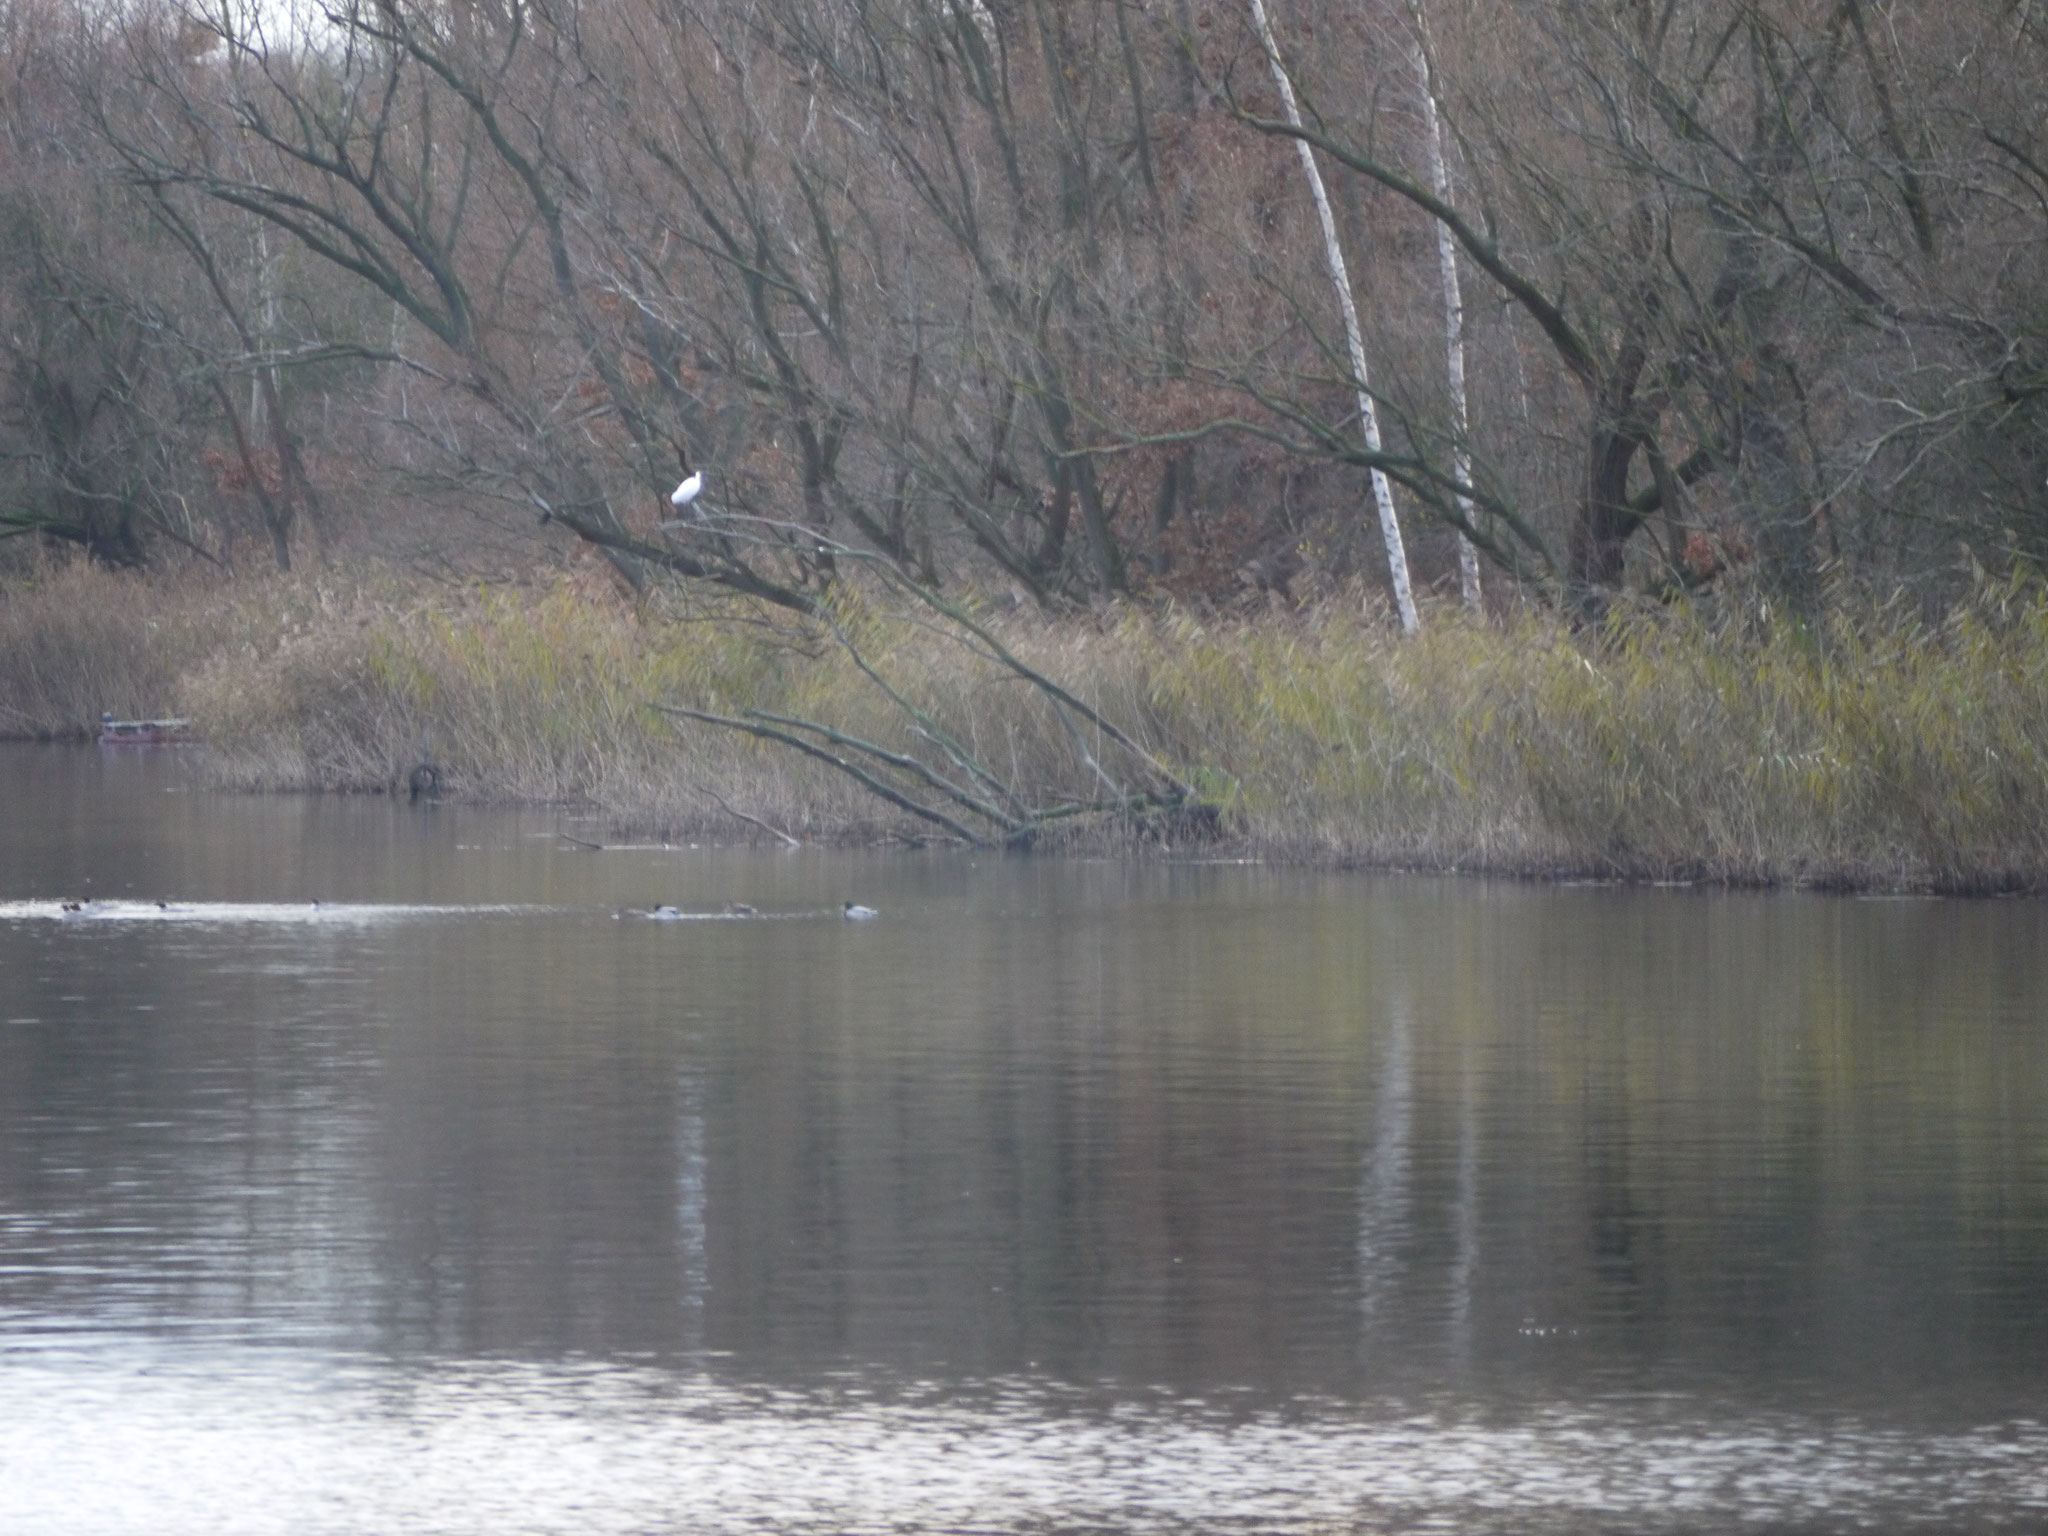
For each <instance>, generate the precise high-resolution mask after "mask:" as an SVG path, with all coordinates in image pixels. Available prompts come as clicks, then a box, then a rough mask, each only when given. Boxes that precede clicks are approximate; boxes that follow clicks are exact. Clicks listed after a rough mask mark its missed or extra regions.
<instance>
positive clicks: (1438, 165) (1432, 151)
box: [1295, 6, 1485, 613]
mask: <svg viewBox="0 0 2048 1536" xmlns="http://www.w3.org/2000/svg"><path fill="white" fill-rule="evenodd" d="M1415 26H1416V30H1417V31H1418V32H1420V31H1421V29H1422V11H1421V8H1420V7H1419V6H1418V7H1417V9H1416V12H1415ZM1415 72H1416V75H1417V76H1418V77H1419V79H1420V80H1421V82H1422V120H1423V126H1424V127H1425V128H1426V129H1428V133H1427V134H1426V135H1425V144H1426V147H1427V148H1428V150H1429V184H1430V188H1431V190H1432V191H1434V192H1435V193H1436V195H1437V201H1439V202H1441V203H1444V204H1445V205H1447V206H1448V205H1449V203H1450V201H1451V173H1450V167H1449V166H1448V165H1447V164H1446V163H1445V161H1444V129H1443V123H1442V122H1441V120H1439V118H1438V117H1437V110H1436V74H1435V71H1434V69H1433V67H1432V66H1431V64H1430V62H1429V53H1428V50H1427V47H1426V44H1425V43H1424V42H1422V41H1418V42H1417V43H1416V45H1415ZM1295 142H1296V143H1300V142H1301V141H1300V140H1298V139H1297V140H1296V141H1295ZM1431 222H1433V223H1434V224H1435V225H1436V260H1437V266H1438V267H1439V268H1440V269H1441V271H1442V273H1443V285H1444V371H1445V375H1446V377H1447V378H1448V379H1449V381H1450V391H1451V430H1452V431H1453V432H1455V433H1456V434H1457V436H1456V438H1455V440H1454V442H1453V443H1452V447H1451V473H1452V474H1453V475H1455V476H1456V477H1457V481H1458V484H1459V485H1461V486H1467V485H1470V484H1471V483H1472V449H1471V446H1470V440H1469V439H1470V432H1471V414H1470V412H1469V411H1468V410H1467V408H1466V404H1465V299H1464V295H1463V293H1462V292H1461V291H1460V289H1459V286H1458V242H1457V241H1456V240H1455V239H1453V238H1452V236H1451V231H1450V228H1449V226H1447V225H1446V224H1445V223H1444V222H1443V220H1441V219H1436V220H1432V221H1431ZM1458 515H1459V516H1460V517H1462V518H1464V520H1465V522H1466V523H1467V524H1468V525H1469V524H1470V523H1471V521H1472V517H1473V507H1472V498H1471V497H1470V496H1467V495H1465V494H1464V493H1463V492H1462V491H1461V492H1459V494H1458ZM1458 595H1459V596H1460V597H1461V598H1463V599H1464V601H1465V606H1466V607H1467V608H1470V609H1471V610H1472V611H1473V612H1475V613H1476V612H1478V611H1479V610H1480V609H1481V608H1482V607H1483V606H1484V603H1485V598H1484V594H1483V593H1482V592H1481V591H1480V587H1479V551H1478V549H1477V548H1475V547H1474V546H1473V543H1472V540H1471V539H1470V538H1468V537H1467V536H1466V535H1465V534H1464V533H1463V532H1460V533H1459V535H1458Z"/></svg>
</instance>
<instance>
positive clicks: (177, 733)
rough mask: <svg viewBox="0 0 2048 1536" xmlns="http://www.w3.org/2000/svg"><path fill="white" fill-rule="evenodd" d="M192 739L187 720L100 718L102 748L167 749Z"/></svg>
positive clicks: (107, 716) (189, 724) (190, 725)
mask: <svg viewBox="0 0 2048 1536" xmlns="http://www.w3.org/2000/svg"><path fill="white" fill-rule="evenodd" d="M191 739H192V722H191V721H189V720H116V719H115V718H114V717H113V716H112V715H111V714H107V715H101V716H100V745H101V746H103V747H168V746H175V745H176V744H177V743H179V742H181V741H190V740H191Z"/></svg>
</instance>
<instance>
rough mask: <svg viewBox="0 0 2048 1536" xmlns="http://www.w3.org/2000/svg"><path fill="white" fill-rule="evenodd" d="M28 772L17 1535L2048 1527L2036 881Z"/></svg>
mask: <svg viewBox="0 0 2048 1536" xmlns="http://www.w3.org/2000/svg"><path fill="white" fill-rule="evenodd" d="M0 790H4V793H0V1536H15V1533H22V1536H41V1533H45V1532H66V1533H68V1532H78V1533H109V1536H125V1533H129V1532H135V1533H142V1532H148V1533H152V1536H156V1533H166V1536H180V1533H185V1532H191V1533H199V1532H208V1533H211V1532H251V1533H272V1532H275V1533H279V1536H283V1533H287V1532H289V1533H299V1532H335V1533H341V1532H357V1531H377V1532H380V1533H383V1532H390V1533H430V1532H431V1533H439V1532H478V1533H483V1532H492V1533H497V1532H508V1531H522V1532H523V1531H534V1532H557V1531H559V1532H565V1533H566V1532H578V1533H584V1532H589V1533H609V1532H635V1533H643V1532H678V1533H680V1532H691V1533H696V1532H707V1533H723V1532H727V1531H732V1532H740V1531H748V1532H759V1531H795V1532H827V1531H834V1532H836V1531H847V1532H868V1531H874V1532H883V1531H887V1532H892V1533H893V1532H921V1531H946V1532H960V1531H973V1532H1023V1531H1029V1532H1049V1531H1079V1530H1119V1531H1120V1530H1131V1531H1185V1530H1227V1531H1301V1530H1331V1531H1381V1530H1386V1531H1439V1530H1441V1531H1459V1532H1475V1531H1476V1532H1493V1531H1499V1532H1510V1531H1513V1532H1520V1531H1537V1532H1549V1531H1556V1532H1566V1531H1582V1530H1599V1531H1607V1530H1614V1531H1622V1530H1627V1531H1646V1532H1662V1531H1674V1532H1675V1531H1686V1532H1690V1531H1708V1530H1716V1531H1718V1530H1727V1529H1737V1528H1740V1529H1746V1530H1772V1531H1775V1530H1780V1529H1792V1530H1812V1531H1837V1530H1840V1531H1848V1530H1901V1529H1908V1530H1911V1529H1918V1530H1929V1531H1933V1530H1941V1531H1950V1530H1980V1529H1981V1530H1997V1529H2011V1530H2031V1529H2039V1528H2042V1527H2043V1526H2048V1426H2044V1420H2048V1412H2044V1406H2043V1405H2044V1404H2048V1305H2044V1301H2048V1030H2044V1028H2043V1022H2042V1021H2043V1020H2044V1018H2048V962H2044V959H2043V958H2042V957H2043V956H2044V955H2048V906H2044V904H2042V903H2038V902H2021V901H2013V902H1933V901H1885V902H1877V901H1850V900H1842V899H1836V898H1825V897H1815V896H1800V895H1769V896H1765V895H1746V894H1726V893H1707V892H1689V891H1646V890H1620V889H1604V888H1578V889H1562V890H1560V889H1546V888H1536V887H1526V886H1517V885H1503V884H1489V883H1484V882H1458V881H1436V880H1422V879H1377V878H1366V877H1357V876H1329V875H1315V874H1306V873H1300V872H1279V871H1270V870H1263V869H1258V868H1246V867H1227V866H1206V867H1205V866H1190V865H1178V866H1167V865H1158V864H1154V865H1126V864H1118V863H1082V862H1058V861H1026V860H1004V859H976V858H971V857H965V856H953V855H934V854H930V853H925V854H910V853H903V854H846V853H841V854H820V853H813V852H800V853H790V854H785V853H782V852H762V851H749V850H747V849H744V848H720V847H695V848H693V847H687V846H686V847H674V848H670V847H662V846H659V845H649V846H640V847H635V848H631V849H617V850H610V851H605V852H594V851H592V850H590V849H589V848H588V847H586V846H582V844H587V843H589V842H592V841H597V840H600V839H601V836H602V831H601V828H599V827H596V826H594V825H592V824H589V823H586V822H582V821H579V820H573V819H570V818H568V817H567V816H566V815H565V814H561V813H552V814H548V815H538V814H511V813H483V812H477V811H471V810H465V809H463V808H460V807H454V806H440V807H433V808H424V807H411V806H408V805H405V804H403V803H396V804H394V803H390V802H386V801H381V800H376V801H367V800H316V799H309V800H279V799H268V800H266V799H251V798H234V797H218V796H211V795H207V794H204V793H201V792H199V791H197V790H195V789H194V788H193V787H192V785H191V783H190V781H189V778H188V775H187V772H186V770H185V769H184V768H183V767H182V766H181V761H180V756H179V754H177V753H175V752H154V753H152V752H134V751H126V752H110V753H106V754H101V753H97V752H92V751H86V752H78V751H69V750H57V749H46V748H0ZM565 830H566V831H568V832H569V833H570V834H571V835H572V836H573V838H575V839H579V840H581V841H580V843H579V842H577V841H571V840H570V839H569V838H565V837H563V836H561V835H560V834H561V833H562V832H563V831H565ZM847 900H857V901H860V902H864V903H867V904H869V905H872V906H874V907H877V908H879V909H880V912H881V916H880V917H879V918H878V919H876V920H875V921H873V922H863V923H848V922H844V921H841V920H840V919H839V916H838V914H839V908H840V905H841V903H842V902H844V901H847ZM67 904H73V905H75V906H76V908H77V910H75V911H73V910H67ZM657 904H666V905H669V906H672V907H674V908H675V909H676V913H675V915H676V917H677V918H678V919H703V920H702V921H683V920H678V921H650V920H648V919H649V917H650V914H651V913H652V912H653V911H654V909H655V907H656V906H657ZM735 904H737V905H735Z"/></svg>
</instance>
